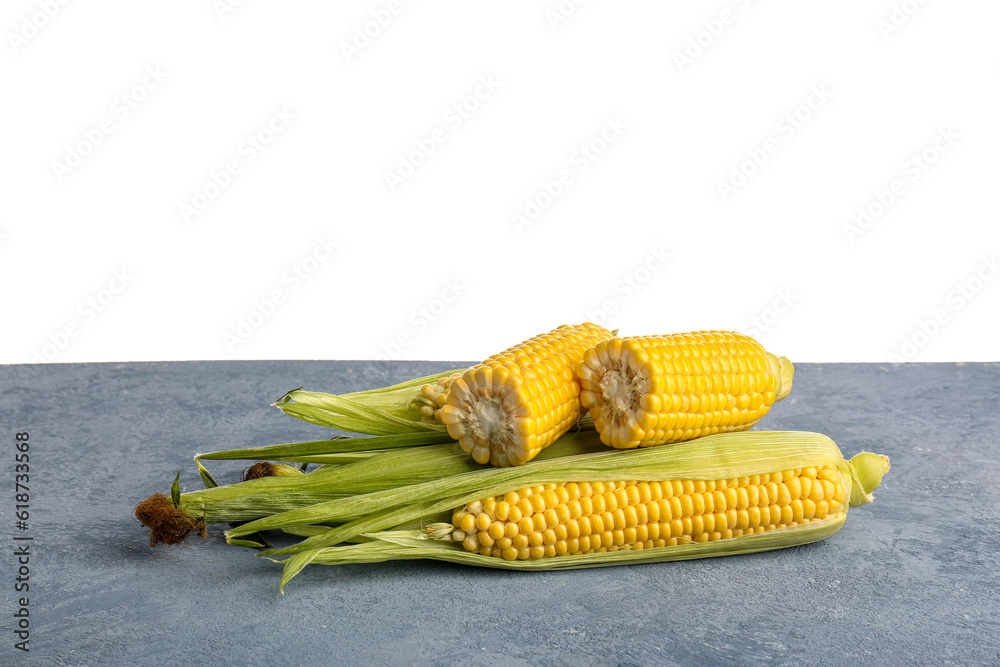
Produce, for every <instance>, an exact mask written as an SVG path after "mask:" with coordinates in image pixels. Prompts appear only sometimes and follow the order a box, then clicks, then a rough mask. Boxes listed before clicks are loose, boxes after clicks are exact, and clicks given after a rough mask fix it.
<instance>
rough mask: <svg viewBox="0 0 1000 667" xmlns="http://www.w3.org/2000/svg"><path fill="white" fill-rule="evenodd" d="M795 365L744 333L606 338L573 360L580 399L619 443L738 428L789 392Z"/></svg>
mask: <svg viewBox="0 0 1000 667" xmlns="http://www.w3.org/2000/svg"><path fill="white" fill-rule="evenodd" d="M793 373H794V368H793V366H792V364H791V362H790V361H788V359H786V358H784V357H781V358H778V357H776V356H774V355H772V354H770V353H768V352H766V351H765V350H764V348H763V347H761V345H760V344H759V343H758V342H757V341H755V340H754V339H752V338H750V337H749V336H745V335H743V334H739V333H735V332H727V331H696V332H693V333H688V334H677V335H673V336H645V337H636V338H612V339H611V340H607V341H602V342H600V343H598V344H597V345H595V346H594V348H593V349H591V350H588V351H587V353H586V354H585V355H584V359H583V361H582V362H581V363H580V364H579V365H578V366H577V367H576V374H577V376H578V378H579V380H580V386H581V393H580V403H581V406H582V407H583V408H584V409H586V410H589V412H590V415H591V416H592V417H593V418H594V422H595V427H596V428H597V430H598V431H599V432H600V434H601V441H602V442H604V444H606V445H609V446H611V447H615V448H619V449H628V448H633V447H646V446H651V445H660V444H665V443H670V442H679V441H683V440H691V439H693V438H698V437H701V436H705V435H712V434H715V433H726V432H733V431H743V430H746V429H749V428H751V427H752V426H753V425H754V424H756V423H757V421H758V420H759V419H760V418H761V417H763V416H764V415H765V414H767V412H768V410H769V409H770V406H771V405H772V404H773V403H774V402H775V401H776V400H780V398H784V397H785V396H787V395H788V392H789V391H791V385H792V376H793Z"/></svg>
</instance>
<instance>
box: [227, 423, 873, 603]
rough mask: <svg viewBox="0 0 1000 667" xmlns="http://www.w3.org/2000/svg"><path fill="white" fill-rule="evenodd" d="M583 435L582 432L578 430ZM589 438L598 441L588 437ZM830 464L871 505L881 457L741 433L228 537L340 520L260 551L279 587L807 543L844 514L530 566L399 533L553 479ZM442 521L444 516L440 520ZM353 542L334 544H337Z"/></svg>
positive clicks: (568, 460)
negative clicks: (369, 566) (396, 569)
mask: <svg viewBox="0 0 1000 667" xmlns="http://www.w3.org/2000/svg"><path fill="white" fill-rule="evenodd" d="M579 435H581V436H583V437H586V435H585V434H579ZM595 437H596V436H595ZM824 465H830V466H836V467H837V468H838V469H839V470H840V471H841V473H842V475H843V478H844V481H845V485H846V486H847V487H848V496H849V506H850V507H856V506H859V505H863V504H865V503H868V502H870V501H871V500H872V495H871V492H872V491H873V490H874V489H875V488H876V487H877V486H878V484H879V483H880V481H881V478H882V476H883V475H884V474H885V473H886V472H887V471H888V468H889V466H888V458H886V457H884V456H879V455H876V454H871V453H867V452H865V453H861V454H858V455H857V456H855V457H854V458H852V459H851V460H850V461H847V460H845V459H844V458H843V456H842V455H841V453H840V450H839V449H838V447H837V445H836V444H835V443H834V442H833V441H832V440H830V439H829V438H827V437H826V436H824V435H820V434H817V433H804V432H767V431H749V432H743V433H726V434H719V435H714V436H707V437H704V438H700V439H697V440H692V441H689V442H684V443H678V444H674V445H670V446H666V447H651V448H648V449H641V450H634V451H629V452H622V451H611V452H595V453H589V454H580V455H576V456H565V457H560V458H553V459H549V460H547V461H533V462H532V463H531V465H527V466H521V467H518V468H503V469H496V468H488V469H483V470H480V471H477V472H471V473H463V474H459V475H454V476H450V477H446V478H442V479H438V480H433V481H429V482H425V483H422V484H415V485H411V486H408V487H400V488H394V489H389V490H386V491H380V492H375V493H371V494H366V495H360V496H352V497H349V498H342V499H338V500H332V501H328V502H325V503H320V504H317V505H314V506H311V507H306V508H302V509H298V510H293V511H290V512H284V513H282V514H278V515H274V516H271V517H267V518H264V519H260V520H257V521H253V522H251V523H248V524H245V525H243V526H239V527H237V528H234V529H233V530H230V531H228V533H227V537H228V538H229V539H239V538H240V536H242V535H247V534H250V533H253V532H256V531H259V530H266V529H272V528H283V527H294V526H304V525H315V524H318V523H340V524H341V525H339V526H336V527H333V528H330V529H327V530H326V531H325V532H322V531H320V530H319V529H313V530H311V531H310V533H309V534H310V536H309V537H307V538H306V539H305V540H303V541H302V542H301V543H299V544H296V545H293V546H291V547H286V548H284V549H272V550H270V551H265V552H263V554H262V555H268V556H279V555H290V556H291V558H288V559H286V560H284V561H278V562H282V563H283V564H284V572H283V574H282V580H281V586H282V587H284V585H285V584H286V583H287V582H288V581H289V580H291V579H292V577H294V576H295V575H296V574H297V573H298V572H300V571H301V570H302V568H304V567H305V566H306V565H308V564H309V563H318V564H327V565H335V564H345V563H363V562H380V561H384V560H391V559H400V558H433V559H437V560H446V561H451V562H458V563H465V564H469V565H479V566H484V567H494V568H511V569H525V570H532V569H562V568H576V567H596V566H601V565H615V564H621V563H630V562H653V561H664V560H678V559H687V558H702V557H706V556H722V555H732V554H738V553H750V552H754V551H763V550H768V549H777V548H781V547H787V546H794V545H800V544H806V543H809V542H814V541H817V540H821V539H823V538H825V537H828V536H829V535H831V534H833V533H834V532H836V531H837V530H839V528H840V527H841V526H842V525H843V522H844V517H841V518H838V519H833V518H831V519H829V520H820V521H814V522H811V523H810V524H807V525H803V526H796V527H793V528H787V529H779V530H774V531H768V532H766V533H761V534H755V535H744V536H740V537H734V538H730V539H724V540H717V541H713V542H709V543H704V544H685V545H678V546H675V547H659V548H655V549H645V550H636V551H618V552H608V553H595V554H585V555H580V556H557V557H554V558H545V559H540V560H537V561H505V560H503V559H500V558H494V557H492V556H482V555H480V554H475V553H470V552H467V551H465V549H463V548H462V547H461V546H460V545H458V544H455V543H452V542H444V541H440V540H435V539H433V538H432V537H429V536H428V534H427V532H426V531H424V532H421V531H419V530H402V529H401V527H402V526H405V527H407V528H412V526H413V525H414V524H417V525H420V524H421V523H423V524H427V523H430V522H435V521H439V520H442V518H443V517H450V513H451V511H453V510H454V509H456V508H460V507H462V506H463V505H465V504H466V503H469V502H472V501H474V500H480V499H483V498H486V497H490V496H496V495H500V494H503V493H507V492H508V491H513V490H517V489H520V488H524V487H527V486H536V485H538V484H546V483H559V482H584V481H588V482H596V481H604V482H608V481H620V480H650V481H653V480H671V479H692V480H697V479H702V480H709V479H730V478H741V477H748V476H752V475H756V474H763V473H768V472H775V471H779V470H788V469H795V468H803V467H808V466H824ZM444 520H447V519H444ZM351 541H354V542H361V544H357V545H350V546H335V545H337V544H340V543H343V542H351Z"/></svg>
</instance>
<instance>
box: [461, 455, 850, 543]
mask: <svg viewBox="0 0 1000 667" xmlns="http://www.w3.org/2000/svg"><path fill="white" fill-rule="evenodd" d="M846 500H847V488H846V486H845V485H844V482H843V479H842V477H841V473H840V471H839V470H838V469H837V468H836V467H835V466H819V467H814V466H811V467H806V468H797V469H794V470H783V471H780V472H774V473H765V474H763V475H753V476H750V477H743V478H740V479H710V480H701V479H699V480H691V479H683V480H679V479H675V480H668V481H652V482H637V481H627V482H593V483H590V482H579V483H578V482H569V483H561V484H544V485H539V486H535V487H528V488H524V489H520V490H518V491H511V492H508V493H506V494H504V495H502V496H493V497H490V498H487V499H485V500H477V501H474V502H471V503H468V504H466V505H465V507H464V508H462V509H460V510H458V511H456V512H455V513H454V514H453V516H452V520H451V524H452V529H451V533H450V535H451V539H452V540H453V541H455V542H460V543H461V544H462V546H463V547H464V548H465V550H466V551H471V552H475V553H479V554H481V555H483V556H493V557H496V558H504V559H506V560H528V559H535V558H548V557H551V556H565V555H578V554H589V553H605V552H608V551H626V550H631V549H653V548H656V547H667V546H677V545H680V544H689V543H692V542H710V541H714V540H726V539H731V538H734V537H741V536H743V535H753V534H754V533H763V532H766V531H769V530H784V529H787V528H792V527H795V526H805V525H808V524H810V523H812V522H816V521H822V520H824V519H830V520H837V519H840V518H842V517H843V516H844V513H845V512H846Z"/></svg>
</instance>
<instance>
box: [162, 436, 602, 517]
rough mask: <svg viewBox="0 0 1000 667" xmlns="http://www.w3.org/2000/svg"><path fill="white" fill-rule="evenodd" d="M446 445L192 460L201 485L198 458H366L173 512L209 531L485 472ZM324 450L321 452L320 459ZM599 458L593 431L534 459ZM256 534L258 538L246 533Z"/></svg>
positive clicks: (208, 494)
mask: <svg viewBox="0 0 1000 667" xmlns="http://www.w3.org/2000/svg"><path fill="white" fill-rule="evenodd" d="M438 439H439V440H440V439H441V438H438ZM444 439H446V440H448V442H443V443H438V444H416V445H404V446H398V444H399V442H404V443H406V442H416V441H420V440H428V434H408V435H403V436H396V437H389V436H383V437H372V438H343V439H336V440H322V441H313V442H305V443H291V444H285V445H274V446H271V447H254V448H249V449H245V450H227V451H224V452H214V453H209V454H199V455H198V456H197V457H196V460H197V461H198V466H199V472H201V473H202V478H203V479H204V478H205V475H208V471H207V470H205V469H204V467H202V466H201V460H202V459H212V458H216V459H261V458H264V459H278V460H284V461H296V462H299V461H313V462H319V461H322V460H323V459H324V457H326V456H331V457H336V456H339V455H342V454H350V455H359V454H363V455H364V456H363V458H360V459H358V460H355V461H352V462H347V463H343V464H341V465H334V466H329V467H327V466H324V467H322V468H318V469H316V470H314V471H313V472H311V473H308V474H296V475H293V476H280V477H262V478H260V479H252V480H248V481H245V482H240V483H239V484H230V485H227V486H214V487H210V488H206V489H204V490H199V491H191V492H188V493H182V494H180V495H179V498H178V507H179V508H180V509H181V510H183V511H184V512H186V513H187V514H188V515H190V516H191V517H192V518H203V519H204V520H205V522H206V523H208V524H213V523H235V522H243V521H253V520H255V519H260V518H262V517H267V516H271V515H273V514H275V513H281V512H286V511H289V510H295V509H300V508H303V507H309V506H312V505H315V504H317V503H322V502H325V501H330V500H335V499H340V498H347V497H351V496H356V495H361V494H367V493H372V492H376V491H384V490H389V489H393V488H396V487H401V486H408V485H412V484H416V483H422V482H428V481H432V480H437V479H440V478H442V477H450V476H454V475H458V474H462V473H469V472H474V471H479V470H483V469H485V468H486V467H485V466H483V465H481V464H478V463H476V462H475V461H473V460H472V459H471V458H469V456H468V455H467V454H466V453H465V452H463V451H462V449H461V447H460V446H459V445H458V443H456V442H454V441H452V440H451V439H450V438H448V437H447V435H445V436H444ZM367 443H373V444H374V445H381V446H382V447H383V448H382V449H377V450H367V451H366V450H359V449H358V448H360V447H363V446H365V445H366V444H367ZM324 451H325V452H327V453H326V454H320V453H319V452H324ZM597 451H607V448H606V447H604V446H603V445H602V444H601V443H600V441H599V440H598V439H597V435H596V433H595V432H594V431H587V432H582V433H570V434H567V435H565V436H563V437H562V438H560V439H559V440H557V441H556V442H554V443H553V444H552V445H551V446H549V447H547V448H546V449H545V450H544V451H543V452H542V453H541V454H539V456H538V460H542V461H545V460H548V459H553V458H559V457H564V456H572V455H578V454H583V453H587V452H597ZM261 454H263V456H261ZM202 471H203V472H202ZM209 477H211V476H210V475H209ZM212 481H214V479H213V480H212ZM206 486H208V484H207V482H206ZM310 523H313V522H310V521H304V522H300V524H302V525H306V524H310ZM289 525H290V524H289ZM285 527H287V526H285ZM254 532H257V531H250V532H249V533H244V534H250V533H254Z"/></svg>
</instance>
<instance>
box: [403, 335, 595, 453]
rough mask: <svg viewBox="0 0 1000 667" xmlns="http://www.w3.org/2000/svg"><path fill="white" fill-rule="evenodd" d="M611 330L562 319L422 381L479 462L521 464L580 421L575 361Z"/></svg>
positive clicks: (446, 421) (455, 435) (444, 419)
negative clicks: (444, 375)
mask: <svg viewBox="0 0 1000 667" xmlns="http://www.w3.org/2000/svg"><path fill="white" fill-rule="evenodd" d="M611 336H612V333H611V332H610V331H608V330H607V329H604V328H603V327H599V326H597V325H596V324H591V323H586V324H579V325H574V326H570V325H563V326H560V327H558V328H556V329H553V330H552V331H550V332H548V333H545V334H541V335H538V336H535V337H534V338H531V339H529V340H526V341H524V342H523V343H521V344H519V345H516V346H514V347H512V348H510V349H507V350H504V351H503V352H500V353H498V354H495V355H493V356H492V357H489V358H488V359H486V360H484V361H483V362H482V363H481V364H477V365H476V366H473V367H472V368H470V369H468V370H467V371H465V372H464V373H463V374H461V375H460V376H453V377H451V378H450V379H448V380H445V382H443V383H439V384H438V385H436V386H435V385H427V386H425V387H424V388H423V390H424V396H425V397H427V398H428V399H429V400H434V401H437V402H438V403H440V404H441V408H440V410H439V411H438V412H437V413H436V415H437V417H438V418H439V419H440V421H441V422H442V423H444V424H446V425H447V427H448V434H449V435H451V437H453V438H455V439H456V440H458V442H459V443H460V444H461V446H462V449H464V450H465V451H466V452H468V453H470V454H472V457H473V459H475V460H476V461H477V462H478V463H486V462H489V463H492V464H493V465H495V466H501V467H506V466H513V465H521V464H523V463H526V462H527V461H530V460H531V459H532V458H534V457H535V456H537V455H538V452H540V451H542V449H544V448H545V447H547V446H548V445H550V444H551V443H552V442H554V441H555V440H556V439H557V438H558V437H559V436H561V435H562V434H564V433H566V431H568V430H569V429H570V427H572V426H573V424H575V423H576V421H577V419H579V417H580V400H579V394H580V385H579V384H578V382H577V380H576V378H575V377H574V375H573V367H574V366H575V365H576V364H578V363H579V362H580V361H581V360H582V359H583V354H584V351H586V350H587V349H588V348H590V347H592V346H593V345H595V344H597V343H598V342H600V341H602V340H606V339H608V338H611ZM442 392H443V393H442Z"/></svg>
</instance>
